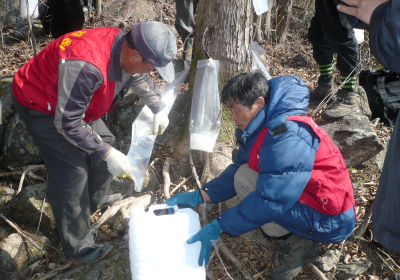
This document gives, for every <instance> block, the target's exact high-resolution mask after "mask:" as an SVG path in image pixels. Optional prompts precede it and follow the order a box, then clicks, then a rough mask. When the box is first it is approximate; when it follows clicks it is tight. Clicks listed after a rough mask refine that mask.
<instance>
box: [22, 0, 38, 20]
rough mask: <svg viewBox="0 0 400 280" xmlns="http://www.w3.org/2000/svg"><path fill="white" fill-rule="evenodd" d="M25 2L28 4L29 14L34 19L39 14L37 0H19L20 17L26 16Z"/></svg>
mask: <svg viewBox="0 0 400 280" xmlns="http://www.w3.org/2000/svg"><path fill="white" fill-rule="evenodd" d="M26 2H28V5H29V14H30V16H31V18H32V19H35V18H37V17H38V16H39V8H38V1H37V0H28V1H26V0H21V9H20V10H21V14H20V15H21V18H28V9H27V8H26Z"/></svg>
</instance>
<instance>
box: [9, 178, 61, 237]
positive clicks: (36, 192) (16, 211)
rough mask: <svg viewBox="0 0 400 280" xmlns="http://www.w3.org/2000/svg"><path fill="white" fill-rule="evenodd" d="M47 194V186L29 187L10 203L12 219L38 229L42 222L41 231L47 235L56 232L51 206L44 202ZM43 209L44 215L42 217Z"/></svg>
mask: <svg viewBox="0 0 400 280" xmlns="http://www.w3.org/2000/svg"><path fill="white" fill-rule="evenodd" d="M45 194H46V184H38V185H33V186H28V187H25V188H23V189H22V191H21V192H20V193H19V194H18V195H16V196H15V197H14V198H13V199H12V200H10V202H9V203H8V208H9V210H11V211H10V212H9V216H10V218H11V219H12V220H13V221H14V222H16V223H17V224H24V225H29V226H33V227H37V226H38V224H39V221H40V230H41V231H43V232H44V233H45V234H46V235H52V234H53V233H54V232H55V228H56V221H55V219H54V216H53V212H52V210H51V206H50V204H49V203H47V202H46V201H45V202H43V199H44V198H45ZM42 204H43V206H42ZM41 209H42V215H41Z"/></svg>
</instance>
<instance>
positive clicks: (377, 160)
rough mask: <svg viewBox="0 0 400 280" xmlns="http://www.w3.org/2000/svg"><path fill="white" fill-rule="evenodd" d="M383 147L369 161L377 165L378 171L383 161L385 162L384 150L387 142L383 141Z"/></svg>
mask: <svg viewBox="0 0 400 280" xmlns="http://www.w3.org/2000/svg"><path fill="white" fill-rule="evenodd" d="M383 146H384V149H383V150H382V151H380V152H379V153H378V154H377V155H376V157H375V158H372V159H371V161H372V162H373V163H374V164H375V165H376V167H378V169H379V170H380V171H382V168H383V163H384V162H385V157H386V152H387V147H388V143H383Z"/></svg>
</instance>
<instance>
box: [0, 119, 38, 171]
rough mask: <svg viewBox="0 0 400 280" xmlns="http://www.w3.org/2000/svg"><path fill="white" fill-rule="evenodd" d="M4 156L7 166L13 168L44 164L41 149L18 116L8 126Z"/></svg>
mask: <svg viewBox="0 0 400 280" xmlns="http://www.w3.org/2000/svg"><path fill="white" fill-rule="evenodd" d="M2 154H3V157H4V160H5V162H6V164H7V165H9V166H13V167H20V166H26V165H32V164H41V163H42V158H41V157H40V155H39V148H38V147H37V146H36V145H35V143H34V140H33V137H32V136H31V135H30V133H29V132H28V130H27V129H26V126H25V124H24V123H23V122H22V120H21V119H20V117H19V115H18V114H14V115H13V117H12V119H11V121H10V123H9V124H8V126H7V129H6V135H5V143H4V147H3V153H2Z"/></svg>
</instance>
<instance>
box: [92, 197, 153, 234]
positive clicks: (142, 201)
mask: <svg viewBox="0 0 400 280" xmlns="http://www.w3.org/2000/svg"><path fill="white" fill-rule="evenodd" d="M150 201H151V195H149V194H148V195H143V196H141V197H129V198H125V199H123V200H121V201H119V202H117V203H115V204H114V205H113V206H111V207H110V209H108V210H107V211H106V212H104V214H103V215H102V216H101V217H100V219H98V220H97V221H96V222H95V223H93V224H92V225H91V226H90V231H91V232H96V230H98V229H99V227H100V226H101V225H102V224H104V223H105V222H106V221H107V220H108V219H110V218H111V217H113V216H114V215H115V214H116V213H117V212H118V211H119V210H120V209H121V208H122V207H128V206H131V204H134V205H135V206H136V205H137V206H140V205H143V206H144V207H147V206H149V205H150Z"/></svg>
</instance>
